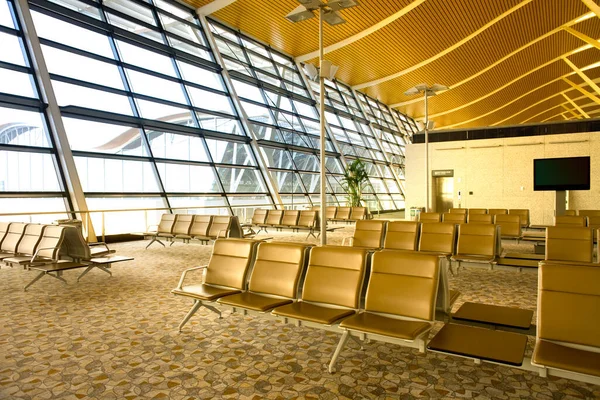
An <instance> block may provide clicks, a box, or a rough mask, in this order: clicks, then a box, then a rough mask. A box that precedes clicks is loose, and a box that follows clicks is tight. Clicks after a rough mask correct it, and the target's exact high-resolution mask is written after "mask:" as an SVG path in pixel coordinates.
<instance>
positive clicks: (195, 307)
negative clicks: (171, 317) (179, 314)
mask: <svg viewBox="0 0 600 400" xmlns="http://www.w3.org/2000/svg"><path fill="white" fill-rule="evenodd" d="M200 307H202V302H201V301H200V300H194V305H193V306H192V308H190V311H188V313H187V314H186V315H185V317H183V320H182V321H181V323H180V324H179V332H181V330H182V329H183V326H184V325H185V324H186V323H187V322H188V321H189V320H190V318H192V316H193V315H194V314H196V311H198V309H199V308H200Z"/></svg>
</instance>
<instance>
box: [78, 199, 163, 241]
mask: <svg viewBox="0 0 600 400" xmlns="http://www.w3.org/2000/svg"><path fill="white" fill-rule="evenodd" d="M86 202H87V204H88V207H89V208H90V210H119V209H135V208H166V204H165V201H164V200H163V199H162V198H161V197H87V198H86ZM164 213H165V211H159V210H156V211H152V210H150V211H124V212H108V213H104V218H102V214H100V213H91V214H90V215H91V218H92V224H93V225H94V230H95V231H96V232H102V224H103V223H104V230H105V233H106V234H107V235H116V234H120V233H130V232H145V231H146V229H147V228H148V227H147V226H146V224H147V223H148V224H154V223H158V221H159V220H160V216H161V215H162V214H164Z"/></svg>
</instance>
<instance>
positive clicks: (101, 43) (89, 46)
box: [31, 11, 113, 58]
mask: <svg viewBox="0 0 600 400" xmlns="http://www.w3.org/2000/svg"><path fill="white" fill-rule="evenodd" d="M31 15H32V17H33V21H34V23H35V29H36V31H37V33H38V35H39V36H40V37H43V38H46V39H50V40H54V41H55V42H58V43H62V44H66V45H68V46H71V47H74V48H76V49H81V50H86V51H89V52H92V53H96V54H100V55H102V56H105V57H109V58H113V53H112V49H111V47H110V44H109V42H108V37H106V36H104V35H101V34H99V33H96V32H92V31H89V30H87V29H84V28H80V27H78V26H75V25H72V24H69V23H67V22H64V21H61V20H59V19H56V18H52V17H49V16H47V15H44V14H41V13H38V12H36V11H32V12H31Z"/></svg>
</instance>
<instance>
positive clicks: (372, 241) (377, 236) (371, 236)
mask: <svg viewBox="0 0 600 400" xmlns="http://www.w3.org/2000/svg"><path fill="white" fill-rule="evenodd" d="M386 223H387V221H383V220H376V219H372V220H359V221H356V228H355V229H354V236H352V238H344V241H342V244H344V243H345V239H351V245H352V247H363V248H367V249H380V248H382V247H383V238H384V232H385V226H386Z"/></svg>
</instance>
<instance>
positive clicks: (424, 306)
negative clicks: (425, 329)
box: [365, 251, 440, 321]
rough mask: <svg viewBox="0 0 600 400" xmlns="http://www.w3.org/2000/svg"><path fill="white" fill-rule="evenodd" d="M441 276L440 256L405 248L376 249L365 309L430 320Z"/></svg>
mask: <svg viewBox="0 0 600 400" xmlns="http://www.w3.org/2000/svg"><path fill="white" fill-rule="evenodd" d="M439 276H440V258H439V257H438V256H435V255H431V254H419V253H410V252H405V251H377V252H375V254H374V255H373V261H372V263H371V277H370V279H369V286H368V288H367V295H366V297H365V310H366V311H372V312H381V313H386V314H394V315H398V316H403V317H410V318H417V319H420V320H426V321H433V320H434V318H435V300H436V297H437V290H438V284H439Z"/></svg>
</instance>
